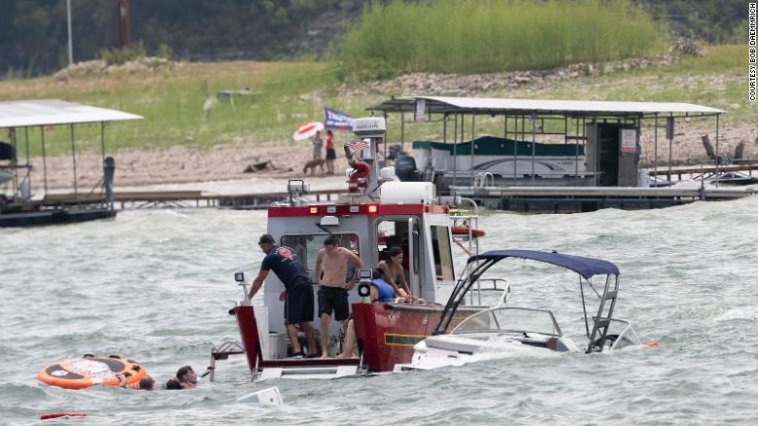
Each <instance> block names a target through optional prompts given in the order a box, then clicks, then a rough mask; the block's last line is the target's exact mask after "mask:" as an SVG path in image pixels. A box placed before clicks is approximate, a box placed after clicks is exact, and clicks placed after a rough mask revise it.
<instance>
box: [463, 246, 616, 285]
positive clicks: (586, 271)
mask: <svg viewBox="0 0 758 426" xmlns="http://www.w3.org/2000/svg"><path fill="white" fill-rule="evenodd" d="M507 257H515V258H518V259H527V260H534V261H537V262H542V263H549V264H551V265H555V266H560V267H562V268H565V269H569V270H572V271H574V272H576V273H577V274H579V275H581V276H583V277H584V278H585V279H589V278H590V277H592V276H593V275H619V274H620V273H621V272H620V271H619V268H618V266H616V265H615V264H613V263H611V262H608V261H607V260H602V259H594V258H591V257H582V256H573V255H569V254H560V253H556V252H544V251H536V250H491V251H488V252H484V253H481V254H478V255H476V256H471V257H469V259H468V263H471V262H474V261H476V260H492V259H495V260H502V259H505V258H507Z"/></svg>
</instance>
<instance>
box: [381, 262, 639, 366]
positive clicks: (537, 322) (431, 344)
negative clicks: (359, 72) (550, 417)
mask: <svg viewBox="0 0 758 426" xmlns="http://www.w3.org/2000/svg"><path fill="white" fill-rule="evenodd" d="M506 258H518V259H527V260H533V261H537V262H542V263H549V264H552V265H555V266H559V267H562V268H565V269H569V270H572V271H574V272H576V273H578V274H579V277H580V279H579V289H580V292H581V299H582V307H583V312H584V326H585V330H586V336H587V342H586V343H585V344H583V345H581V346H580V345H578V344H577V343H575V342H574V341H573V340H572V339H570V338H568V337H566V336H564V335H563V333H562V332H561V328H560V326H559V325H558V321H556V319H555V315H553V313H552V312H551V311H549V310H545V309H533V308H525V307H515V306H509V305H507V303H506V298H505V297H503V298H502V299H501V300H500V302H499V303H498V305H497V306H494V307H491V308H487V309H483V310H482V311H480V312H477V313H475V314H473V315H470V316H467V317H465V318H464V319H463V320H460V319H459V318H460V316H459V315H458V316H457V315H456V311H457V310H458V308H459V307H461V306H462V304H463V302H464V300H465V298H466V296H467V294H469V293H470V292H472V291H475V290H476V289H475V288H472V287H474V284H475V283H476V282H477V281H478V280H479V279H480V277H481V276H482V274H483V273H484V272H485V271H486V270H487V269H489V268H490V267H492V266H493V265H494V264H496V263H497V262H499V261H500V260H503V259H506ZM468 267H469V270H470V272H469V273H468V274H467V275H466V276H465V277H464V278H463V279H461V280H460V281H459V282H458V284H456V287H455V289H454V290H453V293H452V296H451V297H450V299H449V300H448V302H447V305H446V306H445V310H444V311H443V313H442V316H441V318H440V322H439V324H438V325H437V329H436V331H435V334H434V335H433V336H431V337H428V338H426V339H424V340H423V341H421V342H419V343H417V344H416V345H415V346H414V353H413V357H412V360H411V363H410V364H405V365H402V366H397V368H396V369H395V371H403V370H409V369H417V370H430V369H434V368H439V367H449V366H460V365H463V364H467V363H470V362H477V361H482V360H491V359H498V358H508V357H522V356H529V357H542V356H556V355H559V354H560V353H565V352H586V353H592V352H607V351H614V350H619V349H622V348H626V347H630V346H640V345H642V343H641V342H640V339H639V338H638V337H637V334H636V333H635V332H634V330H633V328H632V325H631V323H629V322H628V321H626V320H622V319H617V318H613V310H614V308H615V306H616V300H617V297H618V291H619V275H620V272H619V270H618V267H616V265H614V264H613V263H611V262H608V261H605V260H600V259H593V258H588V257H581V256H571V255H565V254H559V253H554V252H553V253H547V252H540V251H531V250H495V251H490V252H486V253H482V254H480V255H476V256H471V258H469V260H468ZM596 276H600V277H601V279H600V280H598V281H601V282H599V283H593V282H592V278H593V277H596ZM603 276H604V279H602V277H603ZM591 294H595V295H596V296H597V300H598V307H597V310H596V311H595V314H594V315H593V314H592V313H591V312H588V306H587V300H586V299H587V298H588V296H589V295H591ZM456 321H459V322H458V323H457V325H455V326H454V327H452V324H454V323H455V322H456ZM647 345H648V346H654V345H653V344H647Z"/></svg>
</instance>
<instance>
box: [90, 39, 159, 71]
mask: <svg viewBox="0 0 758 426" xmlns="http://www.w3.org/2000/svg"><path fill="white" fill-rule="evenodd" d="M99 56H100V59H102V60H103V61H105V63H106V64H108V65H122V64H124V63H126V62H129V61H133V60H135V59H139V58H144V57H145V56H147V52H146V51H145V45H144V44H143V43H142V40H140V41H139V42H138V43H135V44H132V45H129V46H127V47H126V48H125V49H100V55H99Z"/></svg>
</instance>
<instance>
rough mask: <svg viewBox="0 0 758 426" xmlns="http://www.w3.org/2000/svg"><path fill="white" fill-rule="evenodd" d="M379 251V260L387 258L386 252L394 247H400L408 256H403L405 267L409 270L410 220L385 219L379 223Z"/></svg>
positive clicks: (377, 230)
mask: <svg viewBox="0 0 758 426" xmlns="http://www.w3.org/2000/svg"><path fill="white" fill-rule="evenodd" d="M376 232H377V241H378V244H377V251H378V252H379V260H380V261H381V260H386V259H385V257H386V253H387V251H388V250H389V249H390V248H392V247H400V248H401V249H403V253H405V254H406V256H404V257H403V268H404V269H405V270H406V271H407V270H408V261H409V259H408V256H407V254H408V222H407V221H392V220H383V221H381V222H379V223H378V224H377V229H376Z"/></svg>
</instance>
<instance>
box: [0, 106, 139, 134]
mask: <svg viewBox="0 0 758 426" xmlns="http://www.w3.org/2000/svg"><path fill="white" fill-rule="evenodd" d="M139 119H142V116H139V115H135V114H130V113H127V112H123V111H118V110H115V109H107V108H99V107H93V106H88V105H82V104H77V103H74V102H66V101H62V100H59V99H35V100H21V101H4V102H0V128H12V127H29V126H47V125H55V124H78V123H98V122H105V121H124V120H139Z"/></svg>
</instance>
